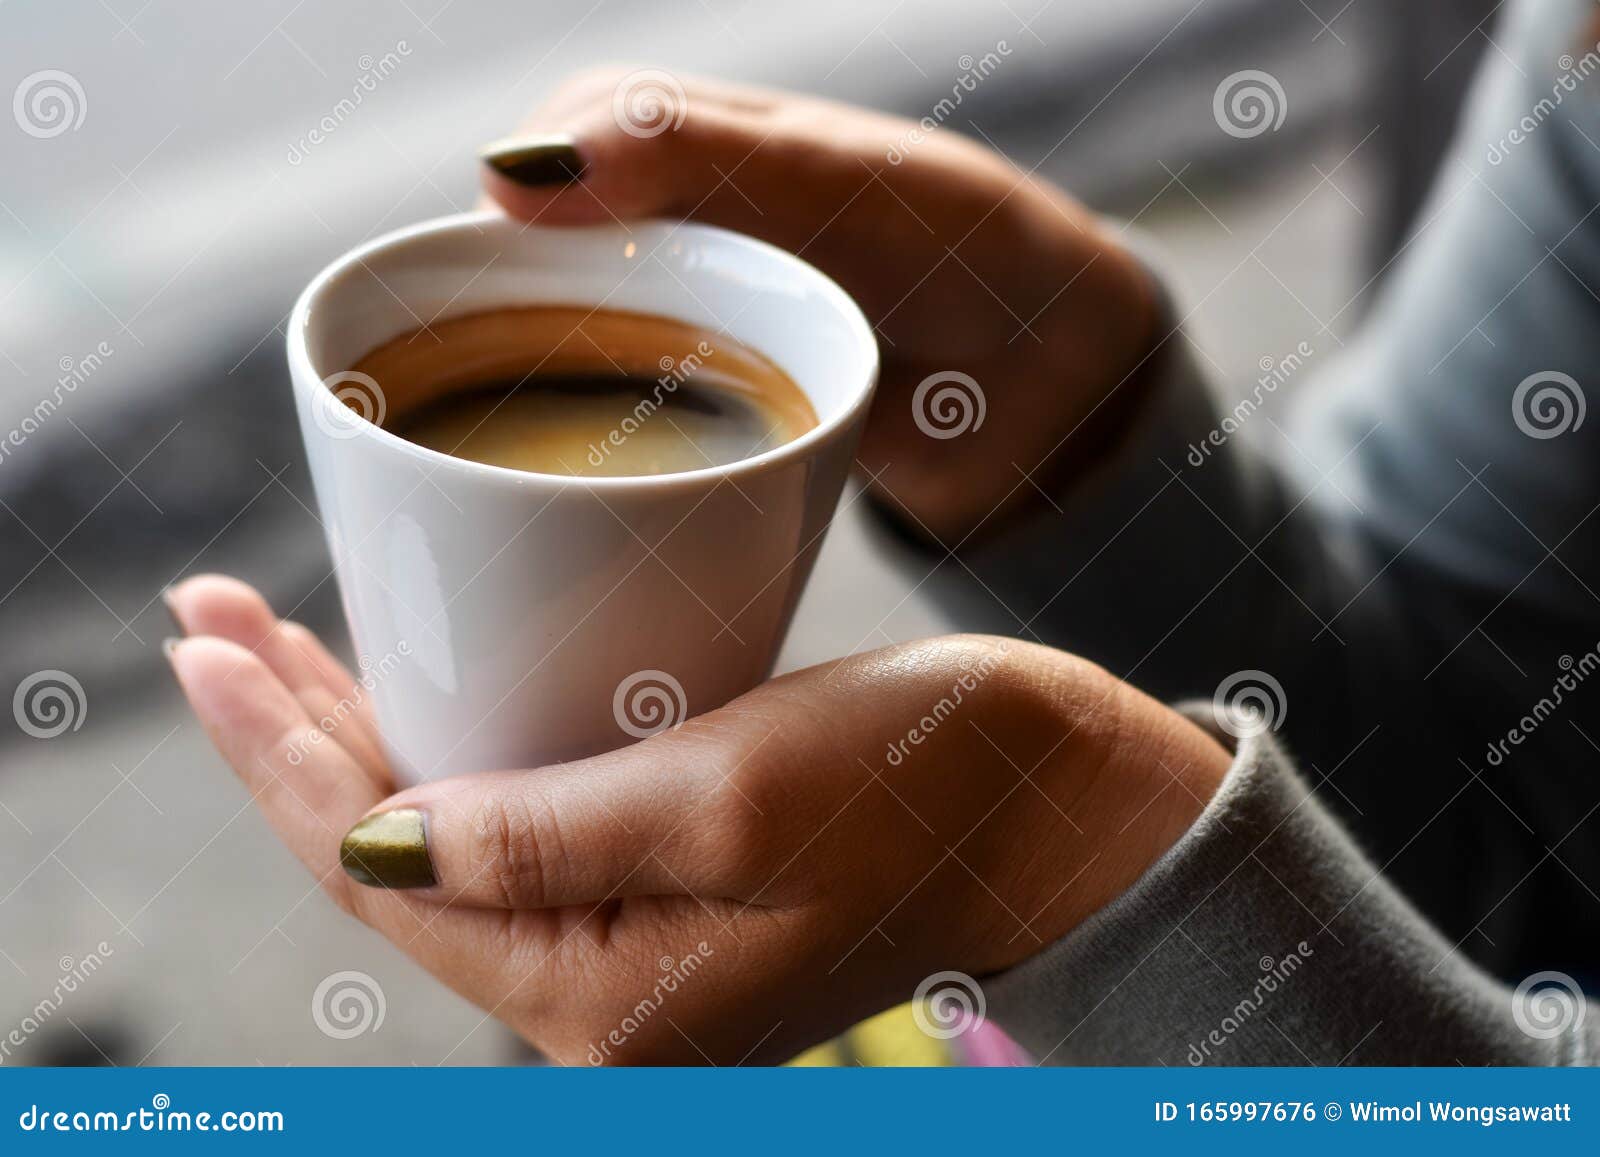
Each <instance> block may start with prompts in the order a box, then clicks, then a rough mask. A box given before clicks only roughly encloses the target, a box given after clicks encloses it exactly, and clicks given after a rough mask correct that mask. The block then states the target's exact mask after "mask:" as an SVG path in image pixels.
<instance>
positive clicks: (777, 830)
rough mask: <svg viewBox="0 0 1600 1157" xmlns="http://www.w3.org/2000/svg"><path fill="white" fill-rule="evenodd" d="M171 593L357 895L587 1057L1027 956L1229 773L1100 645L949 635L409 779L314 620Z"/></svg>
mask: <svg viewBox="0 0 1600 1157" xmlns="http://www.w3.org/2000/svg"><path fill="white" fill-rule="evenodd" d="M169 601H170V605H171V607H172V610H173V613H174V615H175V617H176V618H177V619H178V621H179V623H180V624H181V626H182V627H183V629H184V631H185V634H186V635H187V637H186V638H185V639H183V640H181V641H179V642H177V643H176V644H175V645H174V646H172V648H171V650H170V655H171V661H172V665H173V667H174V669H175V670H176V672H177V675H178V679H179V681H180V682H181V683H182V685H183V689H184V691H185V693H186V694H187V695H188V697H189V701H190V703H191V704H192V705H193V707H194V709H195V712H196V713H197V714H198V715H199V717H200V719H201V721H202V722H203V723H204V725H205V727H206V729H207V730H208V731H209V732H210V734H211V736H212V738H213V739H214V740H215V742H216V744H217V746H218V747H219V748H220V749H221V751H222V753H223V754H224V755H225V756H226V757H227V759H228V761H229V762H230V763H231V764H232V765H233V767H234V769H235V770H236V771H237V772H238V774H239V776H240V778H241V779H242V780H243V781H244V783H245V786H246V787H247V788H248V789H249V791H250V792H251V794H252V795H253V796H254V797H255V799H256V801H257V802H258V804H259V805H260V806H261V808H262V810H263V811H264V812H265V813H266V816H267V818H268V820H269V821H270V822H271V823H272V825H273V826H274V828H276V829H277V831H278V834H279V835H280V836H281V837H282V838H283V840H284V842H285V843H287V844H288V845H289V847H290V848H291V849H292V850H293V851H294V852H295V854H296V855H298V856H299V857H300V859H301V860H302V861H303V862H304V863H305V865H306V866H307V867H308V868H309V869H310V870H311V872H312V874H313V875H314V876H315V877H316V878H317V879H318V880H319V881H320V882H321V884H322V885H323V887H324V888H325V889H326V890H327V892H328V893H329V894H330V895H331V896H332V897H333V899H334V900H335V902H337V903H338V904H339V905H340V906H341V907H342V908H344V909H345V910H346V911H348V912H351V913H353V914H354V915H356V916H358V917H359V918H360V919H362V920H364V921H366V922H367V923H368V924H370V925H372V926H373V927H374V928H376V929H377V930H378V931H380V932H382V933H383V934H384V935H385V936H387V937H388V938H389V939H390V940H391V941H393V942H394V943H395V944H396V945H397V946H398V947H400V948H401V949H402V950H403V951H405V952H406V953H408V954H410V955H411V956H413V957H414V958H416V959H417V960H418V961H419V962H420V963H421V964H422V965H423V966H424V967H426V968H428V969H429V970H430V971H431V972H433V973H434V974H435V975H436V976H438V977H439V978H440V979H441V980H443V981H445V982H446V983H447V984H449V985H450V986H451V987H452V988H454V989H455V990H456V991H458V992H460V993H461V994H462V995H463V996H465V997H467V998H468V999H469V1000H472V1001H474V1002H475V1003H476V1004H478V1005H479V1006H480V1007H482V1008H483V1009H484V1010H485V1011H486V1012H488V1013H490V1014H492V1015H494V1016H496V1017H498V1018H499V1019H501V1020H503V1021H505V1022H506V1023H507V1024H509V1025H510V1026H511V1027H512V1028H514V1029H515V1030H516V1031H517V1032H519V1033H520V1034H522V1035H523V1036H524V1037H526V1038H527V1039H528V1040H529V1041H531V1042H532V1043H534V1044H535V1045H537V1046H538V1047H539V1048H541V1049H543V1050H544V1051H545V1052H546V1053H548V1054H549V1055H550V1056H552V1057H554V1058H555V1059H557V1060H559V1061H563V1062H566V1063H573V1064H581V1063H584V1062H586V1061H587V1062H590V1063H595V1064H599V1063H603V1062H604V1063H614V1062H623V1063H641V1062H665V1063H700V1062H701V1061H712V1062H715V1063H717V1064H732V1063H738V1062H772V1061H781V1060H783V1059H786V1058H787V1057H789V1056H792V1055H794V1054H795V1053H796V1052H798V1051H800V1050H801V1049H802V1048H804V1047H805V1046H807V1045H809V1044H812V1043H814V1042H816V1041H818V1040H821V1039H824V1038H826V1037H828V1036H830V1035H832V1034H834V1033H835V1032H837V1031H839V1030H840V1029H842V1028H844V1027H845V1026H847V1025H849V1024H851V1023H853V1022H854V1021H856V1020H859V1019H860V1018H862V1017H863V1016H865V1015H867V1014H869V1013H872V1012H875V1011H877V1010H879V1009H882V1008H885V1007H888V1006H890V1005H893V1004H896V1003H899V1002H901V1001H904V1000H906V999H909V998H910V996H911V995H912V992H913V991H914V989H915V988H916V986H917V984H918V982H919V981H921V980H922V979H924V978H925V977H927V976H929V975H930V974H932V973H934V972H938V971H942V970H947V969H953V970H958V971H961V972H965V973H968V974H971V975H974V976H979V977H981V976H983V975H985V974H987V973H991V972H994V971H996V970H998V969H1002V968H1005V967H1007V966H1009V965H1012V964H1015V963H1017V962H1018V961H1020V960H1022V959H1024V958H1025V957H1027V956H1029V955H1030V954H1032V953H1034V952H1036V951H1037V950H1038V949H1040V948H1041V947H1043V946H1044V945H1045V944H1047V943H1049V942H1050V941H1051V940H1053V939H1054V938H1056V937H1058V936H1060V935H1062V934H1063V933H1065V932H1067V931H1068V930H1070V929H1071V928H1073V927H1074V926H1075V925H1076V924H1078V923H1079V922H1080V921H1081V920H1082V919H1083V918H1084V917H1085V916H1087V915H1088V914H1090V913H1091V912H1093V911H1095V910H1096V909H1097V908H1099V907H1101V906H1102V905H1103V904H1105V903H1106V902H1107V901H1109V900H1110V899H1111V898H1113V897H1114V896H1116V895H1117V894H1119V893H1120V892H1122V891H1123V890H1124V889H1126V888H1127V887H1128V886H1129V885H1130V884H1131V883H1133V881H1134V880H1135V879H1137V878H1138V876H1139V875H1140V873H1142V872H1143V871H1144V870H1145V868H1146V867H1148V866H1149V865H1150V863H1152V862H1153V861H1154V860H1155V859H1156V858H1157V857H1159V856H1160V855H1161V853H1162V852H1163V851H1164V850H1165V849H1167V848H1168V847H1170V846H1171V845H1172V843H1173V842H1174V841H1175V840H1176V839H1177V838H1178V836H1179V835H1181V834H1182V833H1183V832H1184V831H1185V830H1186V829H1187V828H1188V826H1189V825H1190V824H1191V823H1192V822H1193V820H1194V819H1195V817H1196V816H1197V815H1198V814H1199V813H1200V811H1201V809H1202V808H1203V807H1204V806H1205V802H1206V801H1207V800H1209V799H1210V797H1211V795H1212V793H1213V791H1214V789H1215V787H1216V785H1217V783H1218V782H1219V781H1220V780H1221V778H1222V776H1223V774H1224V773H1225V771H1226V769H1227V767H1228V763H1229V758H1228V755H1227V753H1226V752H1225V751H1224V750H1223V749H1222V748H1221V747H1220V746H1218V744H1216V743H1215V742H1214V741H1213V740H1212V739H1211V738H1210V737H1208V736H1207V735H1205V734H1204V733H1203V732H1201V731H1200V730H1199V729H1198V728H1196V727H1194V726H1193V725H1191V724H1190V723H1189V722H1188V721H1186V720H1184V719H1183V718H1182V717H1181V716H1179V715H1177V714H1175V713H1174V712H1172V711H1169V710H1167V709H1166V708H1164V707H1162V706H1160V705H1159V704H1157V703H1155V702H1153V701H1151V700H1150V699H1147V698H1146V697H1145V696H1143V695H1142V694H1140V693H1139V692H1138V691H1135V690H1134V689H1132V688H1131V687H1129V686H1127V685H1126V684H1123V683H1120V682H1118V681H1116V680H1114V679H1112V678H1111V677H1110V676H1109V675H1108V674H1106V673H1105V672H1104V671H1102V670H1100V669H1099V668H1097V667H1094V666H1093V665H1091V664H1089V663H1085V662H1083V661H1082V660H1079V659H1075V658H1073V657H1071V656H1068V655H1064V654H1062V653H1060V652H1056V651H1051V650H1048V649H1045V648H1042V647H1037V646H1032V645H1028V644H1023V643H1018V642H1014V641H1008V640H1000V639H993V638H985V637H973V636H955V637H950V638H942V639H933V640H929V641H926V642H922V643H914V644H909V645H905V646H898V647H889V648H886V649H884V650H881V651H874V652H871V653H870V654H865V655H859V656H854V657H851V658H848V659H843V660H840V661H839V662H838V663H835V664H829V665H824V666H820V667H813V668H811V669H809V670H806V671H800V672H797V673H795V674H793V675H788V676H785V677H783V678H780V679H775V680H773V681H772V682H770V683H768V684H766V685H764V686H762V687H759V688H757V689H756V690H754V691H752V692H750V693H749V694H748V695H745V696H743V697H741V698H739V699H737V700H735V701H734V702H732V703H730V704H728V705H727V706H726V707H724V708H722V709H720V710H718V711H713V712H710V713H708V714H705V715H702V716H699V717H697V718H694V719H691V720H689V721H688V722H686V723H684V724H683V725H682V726H680V727H678V728H677V729H675V730H673V731H669V732H665V733H663V734H660V735H657V736H655V737H653V738H650V739H647V740H644V741H642V742H640V743H638V744H635V745H634V746H632V747H628V748H625V749H623V750H621V751H616V752H613V753H611V754H609V755H601V756H596V757H594V758H592V759H584V760H579V761H576V762H573V763H569V764H565V765H561V766H554V767H543V768H538V769H533V770H526V771H502V772H489V773H485V774H482V775H473V776H464V777H460V778H457V779H451V780H444V781H440V782H436V783H430V784H426V785H423V786H421V787H414V788H409V789H407V790H405V791H402V792H400V793H399V794H397V795H391V794H390V793H391V792H393V790H394V785H393V783H392V782H391V780H390V777H389V771H388V768H387V766H386V764H385V762H384V759H383V756H382V754H381V748H380V746H379V743H378V739H377V735H376V734H375V732H374V730H373V725H372V721H371V717H370V715H369V714H368V713H367V710H366V707H367V704H365V703H364V702H363V701H362V698H361V696H360V694H359V692H356V691H355V690H354V689H353V684H352V681H351V678H350V676H349V674H348V673H347V672H345V671H344V670H343V669H342V668H341V667H340V665H339V663H338V662H337V661H336V660H335V659H334V658H333V657H332V656H331V655H330V654H329V653H328V651H327V650H326V649H325V648H324V647H323V646H322V645H321V644H320V643H319V642H318V641H317V639H316V638H315V637H314V636H313V635H312V634H311V633H310V632H309V631H307V630H306V629H305V628H304V627H301V626H298V625H296V624H292V623H284V622H280V621H278V620H277V619H276V618H275V616H274V615H273V614H272V612H271V610H270V609H269V608H268V607H267V605H266V604H265V603H264V602H263V601H262V599H261V597H260V596H259V595H258V594H256V593H255V592H254V591H253V590H251V589H250V588H249V587H247V586H244V585H243V584H242V583H239V582H236V581H234V580H231V579H225V578H216V577H204V578H197V579H192V580H190V581H188V582H185V583H183V584H181V585H180V586H178V587H177V588H175V589H174V590H173V591H172V592H170V596H169ZM322 720H326V721H329V722H328V729H327V730H326V731H325V730H323V729H322V728H321V727H319V724H318V722H316V721H322ZM333 721H337V722H333ZM363 817H367V819H366V820H363ZM373 817H379V818H376V819H374V818H373ZM352 827H354V828H355V830H354V831H351V829H352ZM347 832H349V833H350V834H349V836H348V837H347V836H346V833H347ZM341 841H343V867H342V868H341ZM385 883H387V884H388V885H390V886H389V887H384V886H382V885H384V884H385Z"/></svg>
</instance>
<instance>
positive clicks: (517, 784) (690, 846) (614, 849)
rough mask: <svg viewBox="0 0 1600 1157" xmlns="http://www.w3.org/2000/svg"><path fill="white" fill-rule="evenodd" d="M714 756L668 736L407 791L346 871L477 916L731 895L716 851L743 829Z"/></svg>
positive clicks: (375, 813)
mask: <svg viewBox="0 0 1600 1157" xmlns="http://www.w3.org/2000/svg"><path fill="white" fill-rule="evenodd" d="M710 746H711V745H710V744H709V743H707V742H706V741H705V740H703V739H701V738H698V737H696V736H695V735H693V734H692V733H684V732H680V733H675V734H665V735H662V736H658V737H656V738H654V739H650V740H646V741H644V742H642V743H638V744H635V745H634V746H632V747H628V748H624V749H623V750H621V751H616V752H611V753H609V754H607V755H601V756H596V757H594V758H591V759H583V760H576V761H574V762H572V763H566V764H560V765H556V766H551V767H542V768H536V769H533V770H526V771H501V772H488V773H477V774H469V775H463V776H457V777H454V778H452V779H446V780H440V781H438V782H435V783H428V784H423V785H420V786H418V787H414V788H409V789H407V790H406V791H402V792H400V793H399V794H398V795H394V796H391V797H390V798H389V799H387V800H385V801H384V802H383V803H381V804H379V805H378V806H377V807H376V808H374V809H373V810H372V811H371V812H369V813H368V815H367V816H366V817H365V818H364V819H362V820H361V821H360V822H359V823H357V824H356V825H355V826H354V827H353V828H351V829H350V831H349V833H348V834H347V835H346V836H345V837H344V841H343V843H342V844H341V846H340V862H341V864H342V865H343V866H344V869H345V871H346V872H347V873H349V875H350V876H351V877H353V878H354V879H355V880H356V881H357V882H358V883H361V884H366V885H368V886H372V887H385V888H417V889H426V890H427V891H426V892H423V893H421V894H420V895H419V898H424V899H436V900H437V901H438V902H440V903H449V904H460V905H465V906H469V907H485V908H509V909H531V908H553V907H560V906H562V905H567V904H583V903H591V902H596V901H602V900H607V899H611V898H613V897H617V896H639V895H690V894H694V895H700V894H709V895H717V894H721V893H720V889H721V888H722V887H724V886H725V885H726V883H727V881H726V880H725V879H724V878H723V876H722V873H721V871H720V869H719V867H718V865H719V863H720V862H721V860H722V859H724V858H725V856H723V855H719V854H718V849H719V847H723V848H725V847H726V846H728V845H729V844H730V843H734V842H736V840H734V839H733V838H732V837H733V834H734V831H735V830H736V826H737V825H738V823H739V819H740V817H739V815H738V813H737V811H736V805H737V804H738V799H737V796H734V798H733V799H732V800H730V799H729V798H728V797H729V796H730V795H732V794H733V793H732V791H731V790H729V789H725V788H724V786H723V785H722V783H721V782H720V781H719V779H718V777H717V775H716V773H715V771H714V770H712V769H714V768H715V766H716V763H717V762H718V760H719V757H718V755H717V753H715V752H712V751H710V750H709V748H710ZM718 747H719V748H723V749H725V748H724V745H722V744H719V745H718Z"/></svg>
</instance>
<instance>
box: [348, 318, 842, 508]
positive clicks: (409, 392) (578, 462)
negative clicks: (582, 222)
mask: <svg viewBox="0 0 1600 1157" xmlns="http://www.w3.org/2000/svg"><path fill="white" fill-rule="evenodd" d="M353 369H354V370H355V371H356V372H358V373H362V374H366V375H367V376H369V377H370V378H372V379H373V381H375V382H376V383H377V384H378V388H379V390H380V391H382V396H383V402H384V411H385V414H384V418H383V422H382V424H383V427H384V428H385V429H387V430H389V431H391V432H392V433H394V434H397V435H398V436H400V437H402V438H405V439H406V440H407V441H410V442H414V443H416V444H417V445H419V446H426V447H427V448H429V449H431V450H437V451H439V452H441V453H444V454H450V455H453V456H454V457H457V458H465V459H469V460H471V461H474V462H483V463H487V464H489V465H491V466H505V467H509V468H511V469H514V470H527V471H532V472H534V473H539V474H566V475H576V476H580V477H581V476H604V475H610V476H636V475H643V474H677V473H682V472H684V471H688V470H700V469H704V468H706V467H711V466H726V465H729V464H731V463H734V462H738V461H740V460H741V459H744V458H750V457H754V456H755V455H757V454H761V453H764V452H765V451H767V450H771V449H772V448H774V447H775V446H781V445H782V444H783V443H785V442H790V441H793V440H794V439H795V438H798V437H799V436H800V435H802V434H804V433H805V432H806V431H807V430H810V429H812V428H814V427H815V426H816V425H817V415H816V411H815V410H814V409H813V408H812V406H811V402H810V400H809V399H808V398H807V397H806V395H805V393H804V392H803V391H802V390H801V389H800V387H799V386H798V385H796V384H795V383H794V381H793V380H792V379H791V378H790V377H789V376H788V375H787V374H785V373H784V372H783V371H782V370H781V369H779V368H778V367H777V366H776V365H774V364H773V363H772V362H771V361H769V360H768V359H767V358H766V357H764V356H763V355H761V354H759V353H757V352H756V351H755V350H752V349H750V348H749V347H748V346H745V345H742V344H741V343H739V342H737V341H735V340H734V339H732V338H730V337H728V336H727V335H725V334H717V333H713V332H711V331H709V330H704V329H700V328H698V327H696V326H693V325H689V324H686V323H684V322H680V321H674V320H672V319H670V318H665V317H656V316H653V315H648V314H638V313H624V312H621V311H615V310H593V309H589V308H586V307H582V306H564V305H530V306H518V307H513V308H505V309H496V310H490V311H486V312H482V313H473V314H467V315H464V316H462V317H456V318H451V319H449V320H447V321H443V322H439V323H435V324H432V325H428V326H424V327H421V328H419V329H417V330H415V331H413V332H411V333H409V334H404V335H402V336H400V337H398V338H395V339H394V340H392V341H389V342H386V343H385V344H383V345H381V346H379V347H378V348H377V349H375V350H373V351H371V352H370V353H368V354H367V355H366V356H365V357H363V358H362V359H361V360H360V361H359V362H357V363H356V365H355V366H354V367H353Z"/></svg>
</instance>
